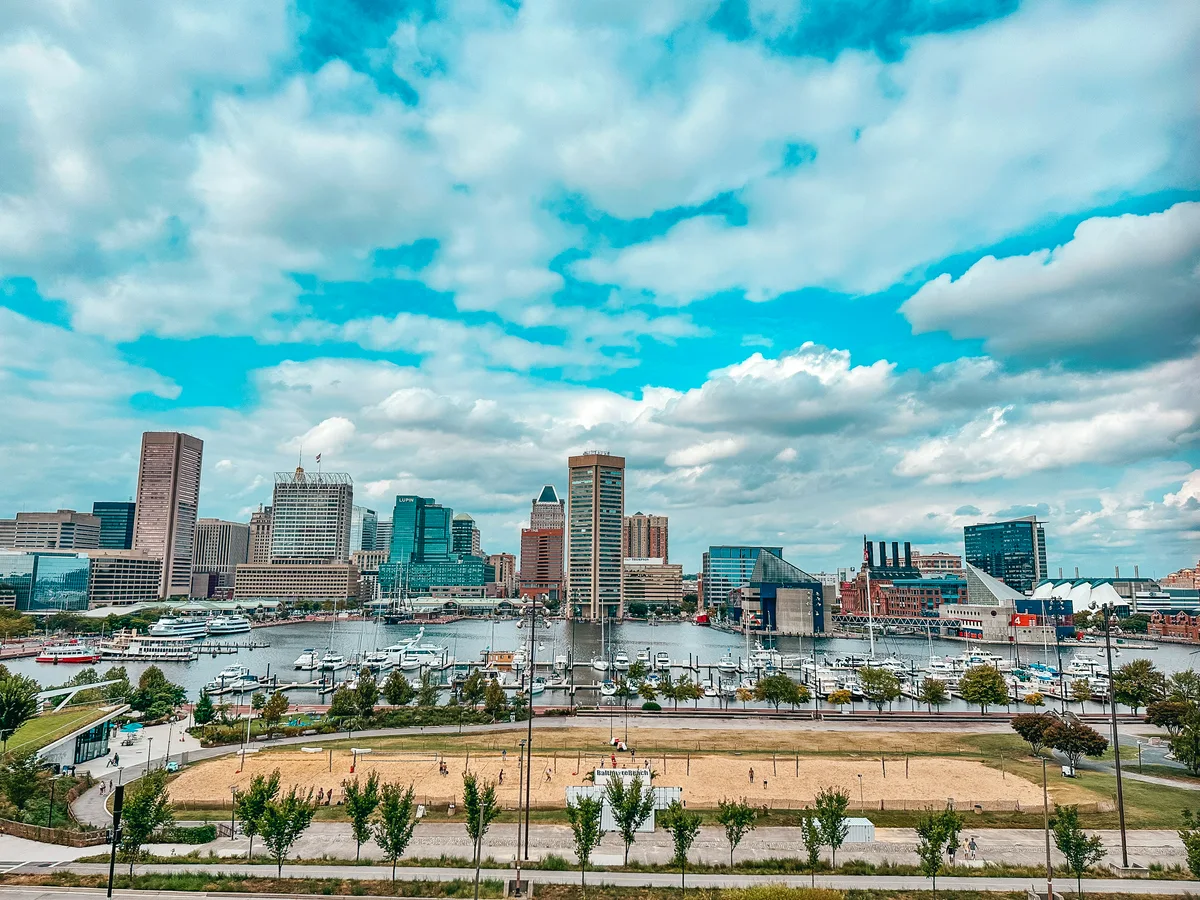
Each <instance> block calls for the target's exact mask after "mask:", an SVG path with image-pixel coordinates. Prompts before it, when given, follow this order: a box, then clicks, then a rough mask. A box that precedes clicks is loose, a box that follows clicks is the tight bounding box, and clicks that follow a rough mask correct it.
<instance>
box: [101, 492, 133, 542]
mask: <svg viewBox="0 0 1200 900" xmlns="http://www.w3.org/2000/svg"><path fill="white" fill-rule="evenodd" d="M136 510H137V504H136V503H134V502H133V501H132V500H129V501H116V500H97V501H96V502H95V503H93V504H92V515H93V516H95V517H96V518H97V519H99V520H100V549H101V550H132V549H133V522H134V516H135V515H136Z"/></svg>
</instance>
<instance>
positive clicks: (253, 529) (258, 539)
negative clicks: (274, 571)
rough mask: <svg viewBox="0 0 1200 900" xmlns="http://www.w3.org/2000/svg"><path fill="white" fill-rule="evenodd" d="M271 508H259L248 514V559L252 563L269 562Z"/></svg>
mask: <svg viewBox="0 0 1200 900" xmlns="http://www.w3.org/2000/svg"><path fill="white" fill-rule="evenodd" d="M271 513H272V510H271V507H269V506H261V505H260V506H259V507H258V510H257V511H256V512H252V513H250V559H249V560H248V562H252V563H268V562H270V561H271Z"/></svg>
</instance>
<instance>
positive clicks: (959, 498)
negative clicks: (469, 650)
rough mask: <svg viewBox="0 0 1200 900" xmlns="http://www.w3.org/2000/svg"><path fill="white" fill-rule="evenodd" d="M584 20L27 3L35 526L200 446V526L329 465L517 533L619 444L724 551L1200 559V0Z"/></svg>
mask: <svg viewBox="0 0 1200 900" xmlns="http://www.w3.org/2000/svg"><path fill="white" fill-rule="evenodd" d="M114 2H117V0H114ZM588 6H589V5H588V4H574V3H569V2H562V0H527V2H523V3H521V4H519V8H512V7H511V6H509V5H506V4H501V3H489V2H483V3H478V4H461V5H459V4H454V3H449V4H446V5H444V6H442V5H438V7H437V10H436V12H434V11H426V12H421V13H419V12H416V11H414V10H411V9H408V8H405V9H399V8H396V9H393V8H387V7H386V6H383V7H380V9H378V10H377V11H376V13H375V14H372V15H370V16H368V15H366V14H365V13H363V12H362V11H361V10H359V9H358V8H356V7H352V6H351V7H344V6H341V5H339V4H336V3H335V4H329V5H320V4H308V5H306V6H304V12H303V14H301V15H296V14H294V9H293V7H291V6H289V5H288V4H286V3H283V2H275V0H265V2H263V3H256V4H251V5H240V4H228V3H221V2H216V3H210V4H202V5H201V6H200V7H198V8H197V9H195V11H194V13H195V14H194V15H172V13H171V10H170V8H169V7H163V8H156V9H155V10H153V11H151V12H145V10H143V9H140V8H139V12H138V14H136V15H135V14H132V13H130V14H118V13H116V12H113V10H112V4H101V3H98V2H95V0H92V2H80V3H74V4H70V5H69V10H68V7H64V6H62V5H55V4H49V5H47V4H26V5H23V6H18V7H17V8H15V9H14V10H13V11H12V15H10V16H9V17H8V20H7V21H6V22H5V23H4V24H3V25H0V53H4V55H5V58H6V59H8V60H9V65H10V68H9V69H7V70H6V71H8V72H9V74H10V77H9V78H8V79H6V83H5V86H4V89H3V90H4V93H5V99H6V100H7V101H8V102H7V103H4V104H0V121H2V122H3V123H4V125H5V134H6V135H8V136H9V140H7V141H6V142H5V149H4V155H3V162H4V164H3V165H0V169H2V170H3V171H5V172H6V173H11V178H9V179H8V180H4V181H3V182H2V183H0V390H3V391H4V394H5V397H6V401H7V402H6V410H5V424H4V428H3V429H0V453H3V454H4V457H5V460H6V466H7V467H8V469H9V471H11V472H14V473H17V476H18V477H10V478H6V479H2V480H0V515H3V516H5V517H9V516H12V515H13V514H14V513H16V512H19V511H21V510H28V511H48V510H57V509H60V508H61V509H66V508H71V509H76V510H78V511H80V512H81V513H83V512H86V511H88V510H90V509H91V508H92V504H93V502H96V501H120V500H124V499H126V498H128V497H130V496H132V495H133V494H134V493H135V490H136V467H137V458H138V446H137V436H138V435H139V434H140V433H142V432H144V431H151V432H170V431H178V432H182V433H185V434H188V435H193V436H195V437H196V438H198V439H199V440H202V441H203V442H204V444H205V452H204V459H203V473H202V479H203V485H204V487H203V496H202V498H201V501H200V508H199V510H198V515H199V516H202V517H206V518H219V519H223V520H231V521H232V520H236V521H239V522H246V521H248V520H249V518H250V515H251V512H252V511H254V510H256V509H257V508H258V506H259V504H262V505H264V506H265V505H267V504H269V503H270V502H271V497H270V494H271V477H272V473H273V472H276V471H279V470H281V469H282V470H288V469H291V468H292V467H293V466H294V465H295V460H296V458H297V456H298V455H299V454H300V453H301V452H303V455H304V458H305V462H306V468H311V469H314V470H315V469H316V468H317V466H316V465H315V463H314V462H313V460H314V458H315V456H316V454H318V453H319V454H321V455H322V464H323V466H324V467H325V470H326V471H338V472H348V473H351V475H352V476H353V478H354V484H355V500H354V502H355V503H356V504H359V505H361V506H363V507H366V508H369V509H375V510H380V511H382V510H386V509H388V508H390V502H391V500H392V498H394V497H395V496H396V495H398V494H400V495H414V496H423V497H437V498H439V499H441V500H442V501H444V502H445V503H446V504H447V505H448V506H449V507H452V508H454V509H455V510H456V511H461V512H464V513H469V514H470V515H472V516H473V517H474V519H475V521H476V522H477V523H478V525H479V527H480V529H481V531H482V535H483V547H484V549H485V550H487V551H489V552H498V551H504V552H509V553H516V552H518V550H519V541H520V528H521V526H522V524H523V523H524V522H525V521H526V519H525V517H526V515H527V514H528V510H529V507H528V504H529V499H530V497H531V496H536V491H537V490H538V488H539V486H541V485H543V484H547V483H550V484H555V485H556V486H557V487H558V488H559V490H560V494H565V492H566V490H567V485H566V481H565V478H566V476H565V472H564V471H563V470H564V462H563V461H564V460H566V459H567V458H568V457H569V456H570V455H572V454H577V453H582V452H584V451H585V450H586V449H588V448H590V447H596V446H601V447H607V448H610V449H611V450H612V452H614V453H619V454H621V455H622V456H624V457H625V458H626V459H627V468H628V473H629V476H628V481H627V484H626V505H625V509H626V511H627V512H628V511H633V510H638V509H641V510H644V511H647V512H653V513H655V514H661V515H666V516H668V517H669V518H670V520H671V558H672V559H673V560H676V561H679V562H681V563H683V565H684V567H685V570H687V571H689V572H692V571H695V570H696V568H697V567H698V560H699V558H700V554H701V553H702V552H703V551H704V549H705V548H707V547H708V546H709V545H725V544H728V545H762V546H782V547H783V549H784V556H785V558H786V559H787V560H788V561H790V562H794V563H795V564H796V565H797V566H799V567H801V568H802V569H803V570H804V571H809V572H815V571H818V570H824V571H831V570H833V569H835V568H836V567H838V566H845V565H851V564H854V563H855V562H856V561H857V547H858V542H859V540H860V539H861V538H860V536H861V534H862V533H864V532H867V533H870V534H882V533H889V534H892V533H895V534H904V535H905V536H906V537H908V538H909V539H911V540H912V541H913V542H914V544H915V545H916V546H919V547H920V548H921V549H923V550H927V551H932V550H947V551H950V552H955V553H961V552H962V529H963V527H964V526H966V525H971V524H975V523H978V522H988V521H994V520H997V519H1010V518H1017V517H1021V516H1025V515H1037V516H1038V518H1039V519H1040V520H1042V521H1044V522H1045V525H1046V532H1047V556H1048V559H1047V567H1048V571H1049V573H1051V574H1053V573H1055V572H1056V571H1057V570H1058V568H1059V567H1063V568H1066V569H1067V570H1068V571H1069V570H1073V569H1074V568H1075V567H1079V568H1080V569H1081V570H1082V571H1084V572H1088V573H1092V574H1096V575H1106V574H1111V572H1112V570H1113V567H1114V566H1120V567H1121V568H1122V570H1124V569H1125V568H1126V567H1129V568H1132V566H1134V565H1138V566H1140V569H1141V571H1142V573H1143V574H1145V575H1153V574H1158V575H1163V574H1165V573H1167V572H1170V571H1172V570H1175V569H1178V568H1180V567H1181V566H1185V565H1192V564H1194V562H1195V557H1196V547H1197V545H1198V544H1200V444H1198V443H1197V441H1196V440H1195V435H1196V432H1197V428H1198V427H1200V409H1198V407H1197V404H1196V401H1195V397H1194V391H1193V390H1192V389H1190V388H1188V387H1187V385H1189V384H1194V383H1196V382H1198V381H1200V351H1198V349H1197V344H1196V337H1197V334H1200V304H1197V303H1196V300H1195V298H1196V296H1197V274H1196V273H1197V271H1200V269H1198V263H1200V181H1198V180H1197V175H1196V167H1195V160H1196V159H1197V158H1198V157H1200V127H1198V125H1200V122H1198V115H1197V112H1196V108H1195V103H1194V96H1193V95H1194V90H1193V89H1192V88H1189V87H1188V86H1189V85H1193V84H1194V83H1195V81H1196V78H1197V72H1196V61H1195V54H1194V47H1195V45H1196V41H1197V39H1198V38H1200V6H1197V5H1196V4H1194V3H1188V2H1183V0H1146V2H1145V3H1139V4H1129V3H1124V2H1113V0H1109V2H1096V3H1088V4H1070V3H1066V4H1060V3H1025V4H1015V3H1012V4H1007V3H994V4H960V3H940V4H933V5H932V6H929V7H926V6H925V5H924V4H921V3H914V4H913V6H912V10H913V11H912V13H911V14H910V15H895V14H894V11H893V12H889V11H888V6H889V5H887V4H865V5H863V6H862V8H859V7H855V6H851V7H849V8H846V9H842V10H840V11H829V9H826V10H825V11H824V12H822V11H820V10H818V7H819V6H820V5H819V4H801V3H789V2H784V3H763V2H758V0H751V2H748V3H745V4H734V3H719V2H716V0H713V2H711V3H710V2H708V0H699V2H697V3H695V4H674V5H662V4H613V5H611V6H608V5H606V6H605V8H604V9H603V11H595V10H593V11H591V12H585V9H586V8H587V7H588ZM1047 35H1055V36H1057V38H1056V39H1055V40H1047V39H1046V36H1047ZM200 44H203V46H205V48H206V52H205V53H204V54H203V58H202V59H199V58H197V56H196V53H195V51H194V48H195V46H198V45H200ZM148 46H149V47H153V48H154V52H147V50H146V48H147V47H148ZM97 48H105V49H106V51H107V52H103V53H102V52H98V51H97ZM1014 71H1019V72H1020V73H1021V74H1020V77H1014V76H1013V73H1014ZM66 72H70V73H73V74H72V75H71V77H69V78H68V77H66V76H65V75H64V76H63V77H50V76H49V74H48V73H58V74H61V73H66ZM533 97H536V98H538V100H537V102H533V101H532V100H531V98H533ZM185 98H186V99H185ZM1147 98H1152V102H1148V99H1147ZM235 186H236V188H235Z"/></svg>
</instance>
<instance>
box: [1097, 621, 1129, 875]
mask: <svg viewBox="0 0 1200 900" xmlns="http://www.w3.org/2000/svg"><path fill="white" fill-rule="evenodd" d="M1100 609H1101V611H1102V612H1103V613H1104V653H1105V655H1106V656H1107V657H1108V695H1109V696H1108V708H1109V712H1110V713H1111V715H1112V744H1113V762H1114V764H1115V767H1116V770H1117V821H1118V823H1119V824H1120V826H1121V867H1122V868H1125V869H1128V868H1129V848H1128V846H1127V844H1126V842H1125V796H1124V794H1123V793H1122V791H1121V740H1120V736H1119V735H1118V734H1117V697H1116V690H1115V689H1114V688H1113V667H1112V637H1111V635H1112V618H1111V613H1112V610H1111V609H1110V607H1108V606H1102V607H1100Z"/></svg>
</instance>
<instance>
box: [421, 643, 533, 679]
mask: <svg viewBox="0 0 1200 900" xmlns="http://www.w3.org/2000/svg"><path fill="white" fill-rule="evenodd" d="M514 656H515V654H514ZM447 661H448V660H447V657H446V648H445V647H439V646H438V645H436V644H413V645H411V646H408V647H405V648H404V652H403V653H401V654H400V660H399V663H398V664H399V666H400V668H401V669H404V670H405V671H406V672H411V671H412V670H413V669H431V668H440V667H442V666H444V665H445V664H446V663H447ZM515 665H516V662H515V659H514V666H515Z"/></svg>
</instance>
